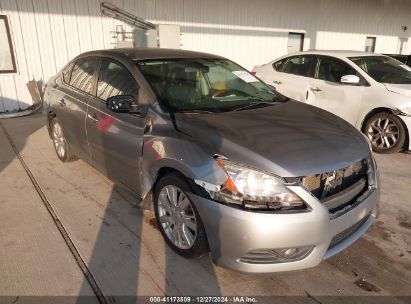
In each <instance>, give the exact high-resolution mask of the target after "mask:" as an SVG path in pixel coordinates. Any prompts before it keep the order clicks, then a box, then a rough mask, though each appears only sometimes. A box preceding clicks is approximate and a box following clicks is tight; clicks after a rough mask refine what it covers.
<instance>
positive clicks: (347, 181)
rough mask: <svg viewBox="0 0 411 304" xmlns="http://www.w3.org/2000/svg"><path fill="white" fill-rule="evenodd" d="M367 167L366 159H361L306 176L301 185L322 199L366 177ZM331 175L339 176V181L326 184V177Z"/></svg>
mask: <svg viewBox="0 0 411 304" xmlns="http://www.w3.org/2000/svg"><path fill="white" fill-rule="evenodd" d="M367 169H368V166H367V160H366V159H363V160H362V161H359V162H358V163H355V164H353V165H351V166H348V167H346V168H342V169H339V170H334V171H331V172H325V173H321V174H315V175H310V176H306V177H304V178H303V185H304V186H305V187H306V188H307V189H308V190H310V191H311V193H312V194H313V195H314V196H315V197H317V198H318V199H324V198H326V197H328V196H331V195H333V194H336V193H338V192H340V191H342V190H344V189H346V188H348V187H350V186H352V185H354V184H355V183H356V182H358V181H359V180H360V179H361V178H365V179H367ZM332 176H336V178H340V179H341V183H340V184H339V183H333V184H327V179H328V178H329V177H332Z"/></svg>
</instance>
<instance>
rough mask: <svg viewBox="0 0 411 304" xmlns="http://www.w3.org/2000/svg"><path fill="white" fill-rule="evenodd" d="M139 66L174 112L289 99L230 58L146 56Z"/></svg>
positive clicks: (221, 109)
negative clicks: (149, 57) (148, 57)
mask: <svg viewBox="0 0 411 304" xmlns="http://www.w3.org/2000/svg"><path fill="white" fill-rule="evenodd" d="M137 66H138V68H139V69H140V71H141V72H142V74H143V75H144V77H145V78H146V79H147V81H148V82H149V84H150V85H151V87H152V88H153V90H154V91H155V93H156V94H157V96H158V97H159V99H160V100H161V101H162V102H163V103H164V104H165V105H166V106H167V108H168V109H169V110H170V111H171V112H226V111H235V110H242V109H249V108H253V107H261V106H269V105H273V104H276V103H277V102H283V101H285V100H286V98H285V97H283V96H281V95H279V94H278V93H276V92H275V91H274V90H272V89H271V88H270V87H269V86H267V85H266V84H264V83H263V82H261V81H260V80H258V79H257V78H256V77H254V76H253V75H252V74H251V73H249V72H248V71H246V70H244V69H243V68H241V67H240V66H238V65H237V64H235V63H234V62H232V61H229V60H227V59H193V58H190V59H156V60H142V61H138V62H137Z"/></svg>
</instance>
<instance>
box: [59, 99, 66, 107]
mask: <svg viewBox="0 0 411 304" xmlns="http://www.w3.org/2000/svg"><path fill="white" fill-rule="evenodd" d="M58 103H59V105H60V106H62V107H65V106H66V101H65V100H64V98H62V99H59V101H58Z"/></svg>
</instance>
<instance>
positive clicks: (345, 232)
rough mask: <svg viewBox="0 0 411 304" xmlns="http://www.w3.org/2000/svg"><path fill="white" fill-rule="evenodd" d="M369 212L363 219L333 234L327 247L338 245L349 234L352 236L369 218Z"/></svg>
mask: <svg viewBox="0 0 411 304" xmlns="http://www.w3.org/2000/svg"><path fill="white" fill-rule="evenodd" d="M370 215H371V214H368V215H367V216H365V217H364V218H363V219H361V220H360V221H358V222H357V223H355V224H354V225H352V226H351V227H349V228H347V229H345V230H343V231H341V232H340V233H339V234H337V235H335V236H334V237H333V239H332V240H331V243H330V246H329V247H328V249H331V248H333V247H334V246H336V245H338V244H339V243H341V242H342V241H344V240H346V239H348V238H349V237H350V236H352V235H353V234H354V233H355V232H356V231H357V230H358V229H360V227H361V226H362V225H363V224H364V223H365V222H366V221H367V220H368V219H369V218H370Z"/></svg>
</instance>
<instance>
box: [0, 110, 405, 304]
mask: <svg viewBox="0 0 411 304" xmlns="http://www.w3.org/2000/svg"><path fill="white" fill-rule="evenodd" d="M1 123H2V124H3V125H4V127H5V128H6V130H7V132H8V133H9V134H10V136H11V138H12V140H13V141H14V143H15V145H16V148H17V150H18V151H19V153H20V155H21V157H22V158H23V160H24V162H25V163H26V164H27V166H28V167H29V169H30V171H31V172H32V174H33V176H34V177H35V179H36V181H37V183H38V185H39V186H40V188H41V189H42V191H44V193H45V194H46V196H47V199H48V201H49V202H50V205H51V206H52V208H53V210H55V213H56V215H57V216H58V218H59V220H60V221H61V223H62V224H63V225H64V227H65V229H66V231H67V233H68V235H69V237H70V239H71V240H72V242H73V244H74V245H75V248H76V250H77V251H78V253H79V254H80V256H81V259H82V261H84V263H85V265H87V269H88V271H89V272H90V274H92V276H93V278H94V280H95V282H96V284H97V285H98V287H99V288H100V290H101V291H102V293H103V294H104V296H106V297H107V299H108V300H109V301H110V299H113V298H111V297H113V296H119V295H163V294H167V295H251V296H255V295H260V296H261V295H267V296H268V295H297V296H298V295H299V296H306V295H307V294H308V295H310V296H312V297H314V298H315V297H319V296H330V295H332V296H335V295H336V296H341V295H364V296H368V295H396V296H399V295H402V296H406V295H408V296H411V288H410V286H411V204H410V194H411V193H410V192H411V190H410V186H409V185H410V184H411V170H410V168H411V155H407V154H396V155H377V162H378V165H379V168H380V170H381V173H382V185H383V188H382V191H383V193H382V204H381V217H380V218H379V220H378V222H377V223H376V225H375V226H374V227H372V228H371V229H370V230H369V232H367V234H366V235H365V236H364V237H363V238H361V239H360V240H359V241H357V242H356V243H355V244H354V245H353V246H352V247H350V248H349V249H347V250H345V251H344V252H342V253H341V254H339V255H337V256H335V257H333V258H331V259H329V260H327V261H324V262H323V263H322V264H321V265H319V266H318V267H316V268H313V269H309V270H304V271H297V272H290V273H277V274H272V275H264V276H259V275H247V274H239V273H236V272H233V271H230V270H227V269H223V268H220V267H216V266H214V265H212V264H211V261H210V259H209V257H208V256H205V257H202V258H200V259H197V260H187V259H184V258H182V257H179V256H177V255H176V254H174V253H173V252H172V251H171V250H169V249H168V247H167V246H166V245H165V243H164V241H163V239H162V237H161V235H160V233H159V231H158V230H157V229H156V227H155V222H154V220H153V217H152V214H151V213H150V212H143V211H142V210H140V209H139V208H138V207H137V205H138V202H137V201H136V200H135V199H134V198H133V197H132V196H131V195H130V194H129V193H128V192H127V191H125V190H124V189H121V188H119V187H117V186H116V185H114V184H113V183H112V182H111V181H110V180H108V179H107V178H105V177H104V176H102V175H101V174H100V173H98V172H97V171H96V170H95V169H94V168H92V167H91V166H89V165H88V164H86V163H84V162H83V161H81V160H79V161H76V162H72V163H68V164H63V163H61V162H60V161H59V160H58V158H57V157H56V155H55V152H54V150H53V147H52V143H51V141H50V139H49V138H48V134H47V130H46V129H45V127H44V126H43V124H44V117H43V116H42V115H41V114H34V115H31V116H27V117H22V118H14V119H9V120H1ZM0 162H1V163H0V193H1V197H0V254H1V259H0V271H1V272H0V273H1V276H0V295H23V294H24V295H49V294H50V295H89V294H93V290H92V289H91V288H90V284H89V282H88V280H86V279H85V277H84V275H83V272H82V271H81V270H80V268H79V267H78V263H76V260H75V259H74V257H73V256H72V254H71V253H70V250H69V249H68V247H67V245H66V244H65V242H64V240H63V238H62V237H61V235H60V233H59V231H58V230H57V228H56V227H55V225H54V222H53V220H52V218H51V216H50V215H49V214H48V212H47V209H46V208H45V207H44V204H43V202H42V201H41V199H40V198H39V196H38V194H37V193H36V191H35V189H34V187H33V185H32V183H31V182H30V180H29V179H28V177H27V174H26V172H25V171H24V169H23V167H22V166H21V164H20V162H19V160H18V159H17V158H16V156H15V155H14V152H13V151H12V149H11V147H10V144H9V142H8V141H7V139H6V138H5V136H4V134H3V131H2V130H1V129H0ZM4 274H5V275H4ZM309 299H311V298H309ZM355 301H356V299H355V298H353V302H355ZM398 301H400V302H401V300H398ZM268 302H269V301H268ZM357 302H361V301H360V299H358V300H357Z"/></svg>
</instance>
